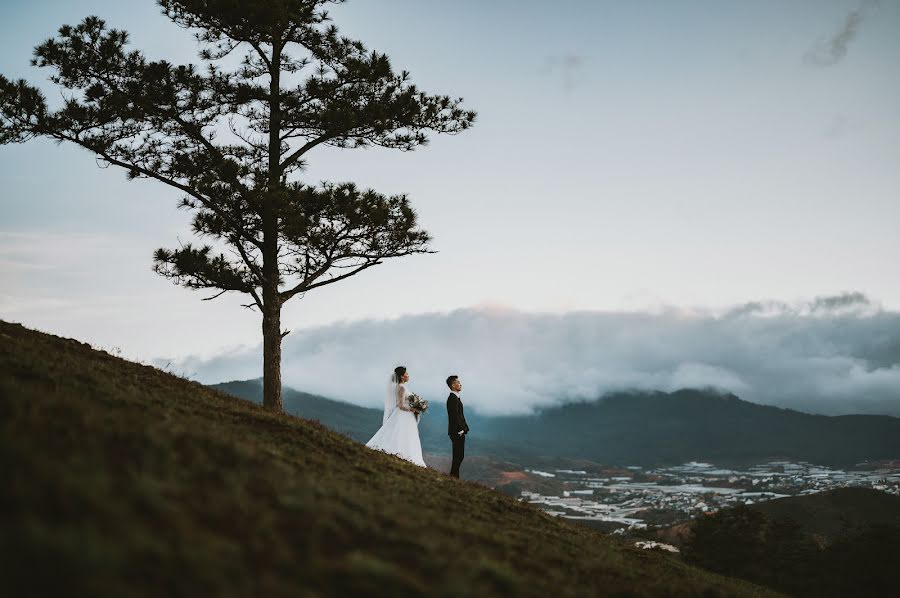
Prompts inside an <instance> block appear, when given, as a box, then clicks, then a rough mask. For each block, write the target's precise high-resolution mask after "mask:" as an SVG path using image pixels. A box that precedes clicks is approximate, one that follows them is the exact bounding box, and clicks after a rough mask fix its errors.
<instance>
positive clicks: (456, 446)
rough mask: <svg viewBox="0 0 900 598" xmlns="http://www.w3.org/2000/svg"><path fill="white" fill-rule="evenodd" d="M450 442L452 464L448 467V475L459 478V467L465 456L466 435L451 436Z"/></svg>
mask: <svg viewBox="0 0 900 598" xmlns="http://www.w3.org/2000/svg"><path fill="white" fill-rule="evenodd" d="M450 442H452V443H453V464H452V465H451V466H450V475H452V476H453V477H454V478H458V477H459V466H460V465H461V464H462V462H463V458H465V456H466V435H465V434H463V435H461V436H460V435H459V434H457V435H456V436H451V437H450Z"/></svg>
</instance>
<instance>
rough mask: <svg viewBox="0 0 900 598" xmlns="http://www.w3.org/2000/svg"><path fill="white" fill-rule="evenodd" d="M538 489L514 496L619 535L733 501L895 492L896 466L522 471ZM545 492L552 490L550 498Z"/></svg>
mask: <svg viewBox="0 0 900 598" xmlns="http://www.w3.org/2000/svg"><path fill="white" fill-rule="evenodd" d="M525 473H526V474H528V476H529V478H530V479H533V480H535V481H541V482H552V484H547V483H544V484H542V489H541V491H540V492H537V491H533V490H528V489H525V488H524V487H523V489H522V490H521V492H520V497H521V499H522V500H525V501H527V502H529V503H532V504H534V505H537V506H539V507H541V508H542V509H544V510H546V511H547V512H548V513H550V514H552V515H556V516H559V517H565V518H567V519H573V520H580V521H585V522H595V523H597V524H599V525H598V526H599V527H605V528H607V529H610V530H612V531H619V532H620V533H621V532H623V531H627V530H639V529H646V528H647V526H648V525H650V526H655V525H671V524H675V523H679V522H683V521H686V520H689V519H691V518H693V517H696V516H697V515H701V514H703V513H709V512H714V511H716V510H718V509H721V508H723V507H728V506H733V505H737V504H754V503H757V502H761V501H766V500H772V499H775V498H782V497H787V496H798V495H804V494H812V493H816V492H822V491H824V490H830V489H834V488H841V487H847V486H856V487H863V488H873V489H876V490H882V491H884V492H888V493H891V494H896V495H900V462H897V461H892V462H881V463H860V464H858V465H857V466H856V467H855V468H854V469H848V470H843V469H831V468H828V467H823V466H819V465H814V464H812V463H806V462H802V461H801V462H796V463H795V462H791V461H771V462H768V463H762V464H759V465H754V466H752V467H749V468H747V469H730V468H728V469H726V468H721V467H717V466H715V465H713V464H711V463H700V462H691V463H685V464H683V465H677V466H672V467H663V468H654V469H644V468H641V467H637V466H632V467H626V468H622V469H620V470H612V471H609V472H608V473H607V475H603V474H598V472H589V471H587V470H576V469H552V470H549V471H545V470H542V469H526V470H525ZM548 488H556V489H557V490H558V491H557V492H555V495H553V494H554V493H553V492H552V491H550V490H548Z"/></svg>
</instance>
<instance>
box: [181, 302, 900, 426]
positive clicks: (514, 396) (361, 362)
mask: <svg viewBox="0 0 900 598" xmlns="http://www.w3.org/2000/svg"><path fill="white" fill-rule="evenodd" d="M283 353H284V354H283V358H284V361H283V379H284V383H285V385H287V386H291V387H294V388H297V389H300V390H304V391H307V392H312V393H316V394H321V395H325V396H328V397H334V398H338V399H341V400H346V401H349V402H353V403H356V404H359V405H366V406H371V407H378V406H380V405H381V404H382V395H383V389H384V387H385V383H386V381H387V379H388V376H389V374H390V372H391V370H392V369H393V367H394V366H395V365H398V364H402V365H406V366H407V367H408V368H409V369H410V373H411V375H412V380H411V382H410V385H411V387H412V388H413V389H414V390H415V391H417V392H419V393H420V394H423V395H424V396H426V397H427V398H430V399H443V398H444V397H445V395H446V387H445V385H444V382H443V380H444V379H445V378H446V376H447V375H448V374H458V375H459V376H460V377H461V378H462V380H463V384H464V386H465V391H464V392H465V393H466V399H467V404H468V405H471V406H472V407H473V408H475V409H478V410H480V411H481V412H484V413H523V412H528V411H530V410H532V409H534V408H536V407H542V406H549V405H554V404H559V403H561V402H567V401H571V400H578V399H592V398H595V397H598V396H601V395H603V394H604V393H607V392H610V391H616V390H622V389H653V390H664V391H671V390H675V389H678V388H684V387H715V388H718V389H722V390H726V391H731V392H734V393H735V394H737V395H738V396H740V397H741V398H744V399H746V400H749V401H753V402H757V403H765V404H772V405H778V406H782V407H790V408H794V409H800V410H803V411H808V412H812V413H824V414H845V413H881V414H890V415H895V416H900V313H898V312H890V311H885V310H883V309H882V308H880V307H879V306H877V305H875V304H873V303H872V302H871V301H870V300H869V299H868V298H867V297H865V296H864V295H861V294H859V293H850V294H844V295H839V296H834V297H822V298H818V299H815V300H813V301H810V302H807V303H803V304H796V305H790V304H786V303H780V302H754V303H747V304H745V305H742V306H738V307H735V308H734V309H731V310H727V311H720V312H715V313H714V312H711V311H702V310H701V311H697V310H692V311H685V310H677V309H669V310H663V311H660V312H657V313H609V312H578V313H569V314H562V315H548V314H528V313H520V312H516V311H509V310H503V309H465V310H459V311H455V312H452V313H449V314H430V315H418V316H409V317H405V318H401V319H397V320H388V321H362V322H354V323H347V324H338V325H333V326H327V327H322V328H316V329H310V330H295V331H294V332H293V333H292V334H290V335H289V336H288V337H286V338H285V342H284V349H283ZM174 369H176V370H177V371H183V372H186V373H188V374H193V375H194V377H195V378H197V379H199V380H200V381H202V382H206V383H212V382H220V381H225V380H234V379H242V378H255V377H259V376H260V375H261V371H262V368H261V357H260V350H259V348H258V347H256V348H248V349H241V350H236V351H233V352H231V353H228V354H223V355H221V356H218V357H215V358H213V359H209V360H199V359H188V360H185V361H182V362H180V363H178V364H177V366H176V367H175V368H174Z"/></svg>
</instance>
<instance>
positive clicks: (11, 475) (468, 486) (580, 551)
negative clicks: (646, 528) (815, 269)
mask: <svg viewBox="0 0 900 598" xmlns="http://www.w3.org/2000/svg"><path fill="white" fill-rule="evenodd" d="M0 471H2V472H3V477H4V479H3V483H2V485H0V513H2V515H0V517H2V518H3V519H2V525H0V595H4V596H17V597H19V596H35V595H45V596H53V595H66V596H88V595H90V596H116V597H128V596H150V595H156V596H159V595H165V596H192V597H196V596H252V595H256V596H351V595H390V596H424V595H429V596H448V597H449V596H453V597H459V596H501V595H502V596H509V595H519V596H546V595H550V594H552V595H554V596H557V597H562V596H598V595H629V596H635V595H642V596H643V595H678V596H692V595H694V596H699V595H703V596H715V595H727V596H749V595H766V591H765V590H761V589H758V588H756V587H755V586H752V585H750V584H748V583H746V582H742V581H737V580H732V579H728V578H724V577H719V576H717V575H715V574H712V573H708V572H705V571H702V570H700V569H696V568H692V567H689V566H687V565H684V564H682V563H681V562H680V561H679V560H677V559H675V558H673V557H670V556H667V555H663V554H657V553H651V552H644V551H641V550H639V549H635V548H632V547H629V546H627V545H625V544H623V543H619V542H617V541H615V540H613V539H611V538H607V537H604V536H602V535H600V534H598V533H596V532H594V531H592V530H588V529H584V528H581V527H577V526H574V525H571V524H568V523H566V522H564V521H560V520H557V519H554V518H551V517H549V516H547V515H545V514H544V513H542V512H540V511H539V510H537V509H535V508H532V507H530V506H528V505H526V504H524V503H520V502H517V501H515V500H513V499H511V498H508V497H505V496H503V495H501V494H499V493H497V492H494V491H491V490H490V489H488V488H485V487H483V486H479V485H476V484H472V483H467V482H459V481H457V480H454V479H452V478H449V477H447V476H445V475H443V474H442V473H439V472H436V471H434V470H425V469H420V468H417V467H415V466H412V465H409V464H407V463H405V462H403V461H400V460H398V459H396V458H393V457H390V456H387V455H384V454H381V453H376V452H373V451H370V450H368V449H366V448H365V447H364V446H362V445H360V444H358V443H356V442H354V441H352V440H350V439H348V438H346V437H344V436H341V435H339V434H336V433H334V432H331V431H329V430H327V429H326V428H324V427H322V426H320V425H317V424H315V423H312V422H309V421H306V420H302V419H299V418H296V417H293V416H289V415H276V414H272V413H269V412H266V411H265V410H263V409H262V408H260V407H259V406H257V405H255V404H253V403H251V402H248V401H244V400H240V399H237V398H234V397H232V396H229V395H227V394H224V393H222V392H218V391H214V390H211V389H209V388H206V387H204V386H201V385H199V384H195V383H192V382H188V381H185V380H183V379H180V378H177V377H174V376H171V375H168V374H165V373H163V372H161V371H159V370H157V369H154V368H151V367H147V366H142V365H138V364H135V363H130V362H127V361H124V360H122V359H118V358H116V357H113V356H111V355H108V354H106V353H102V352H97V351H94V350H92V349H91V348H90V347H89V346H87V345H84V344H81V343H78V342H76V341H73V340H65V339H60V338H57V337H53V336H49V335H45V334H41V333H37V332H33V331H30V330H27V329H25V328H23V327H21V326H18V325H14V324H8V323H4V322H0Z"/></svg>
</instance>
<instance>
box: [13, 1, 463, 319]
mask: <svg viewBox="0 0 900 598" xmlns="http://www.w3.org/2000/svg"><path fill="white" fill-rule="evenodd" d="M339 1H340V0H275V1H271V0H264V1H259V0H250V1H248V0H241V1H237V0H195V1H173V0H159V2H158V4H159V5H160V7H161V8H162V12H163V14H164V15H166V16H167V17H168V18H169V19H170V20H172V21H173V22H174V23H175V24H176V25H178V26H180V27H182V28H186V29H189V30H190V31H193V32H195V36H196V38H197V40H198V42H200V47H201V50H200V54H199V58H200V64H199V65H195V64H186V65H175V64H171V63H169V62H167V61H164V60H158V61H151V60H149V59H148V58H146V57H145V56H144V54H142V53H141V52H140V51H138V50H134V49H130V48H129V40H128V34H127V33H126V32H124V31H120V30H116V29H111V28H109V27H107V25H106V23H105V22H104V21H103V20H102V19H100V18H98V17H94V16H92V17H87V18H85V19H84V20H83V21H82V22H81V23H79V24H78V25H75V26H69V25H65V26H63V27H61V28H60V29H59V31H58V35H57V36H56V37H54V38H52V39H49V40H47V41H45V42H44V43H42V44H41V45H40V46H38V47H37V48H36V49H35V54H34V59H33V64H35V65H37V66H40V67H48V68H49V69H50V70H51V72H52V75H51V77H50V80H51V81H52V82H53V83H55V84H56V85H58V86H59V87H61V88H62V89H63V90H64V97H65V99H64V101H63V102H62V105H61V106H59V107H58V108H55V109H51V108H50V107H49V106H48V103H47V101H46V98H45V97H44V95H43V94H42V93H41V92H40V91H39V90H38V89H37V88H35V87H33V86H32V85H30V84H28V83H27V82H26V81H24V80H19V81H12V80H10V79H7V78H6V77H3V76H2V75H0V144H4V143H17V142H22V141H26V140H29V139H31V138H34V137H49V138H52V139H55V140H58V141H61V142H70V143H74V144H76V145H79V146H81V147H83V148H85V149H87V150H89V151H91V152H93V153H94V154H96V156H97V157H98V159H99V161H100V162H101V163H103V164H105V165H112V166H117V167H121V168H123V169H125V170H126V171H127V174H128V176H129V177H130V178H148V179H155V180H156V181H158V182H161V183H164V184H166V185H168V186H170V187H173V188H175V189H177V190H178V191H179V192H180V194H181V195H182V200H181V204H180V205H181V207H183V208H185V209H187V210H189V211H191V212H192V213H193V230H194V232H195V233H196V234H197V235H198V236H199V237H201V238H203V239H205V240H204V243H209V244H203V245H197V246H195V245H193V244H187V245H184V246H181V247H179V248H178V249H173V250H168V249H159V250H157V251H156V253H155V258H154V260H155V265H154V269H155V270H156V271H157V272H158V273H159V274H161V275H163V276H166V277H168V278H170V279H172V280H173V281H174V282H176V283H178V284H182V285H184V286H186V287H188V288H192V289H211V290H217V291H219V293H217V294H216V295H215V296H218V295H220V294H221V293H223V292H228V291H237V292H241V293H247V294H249V295H251V296H252V298H253V301H252V303H251V305H255V306H256V307H259V308H260V309H261V310H262V309H263V307H264V305H265V304H266V303H267V302H274V303H277V304H278V306H279V307H280V305H281V304H282V303H283V302H284V301H286V300H288V299H290V298H291V297H293V296H295V295H297V294H298V293H303V292H305V291H308V290H311V289H314V288H317V287H319V286H322V285H325V284H329V283H331V282H336V281H338V280H342V279H344V278H346V277H348V276H351V275H353V274H355V273H357V272H360V271H362V270H364V269H367V268H369V267H371V266H374V265H376V264H379V263H381V262H382V261H383V260H385V259H388V258H393V257H400V256H405V255H410V254H414V253H425V252H428V251H429V248H428V242H429V240H430V239H429V235H428V233H427V232H425V231H424V230H421V229H420V228H418V223H417V220H416V214H415V212H414V210H413V209H412V207H411V205H410V202H409V200H408V198H407V197H406V196H405V195H393V196H386V195H382V194H380V193H377V192H376V191H373V190H371V189H361V188H358V187H357V186H356V185H355V184H353V183H318V184H315V185H310V184H307V183H305V182H302V180H300V179H301V177H300V175H299V173H300V172H301V171H302V169H303V168H304V165H305V159H306V155H307V153H308V152H310V150H312V149H314V148H315V147H317V146H319V145H324V146H332V147H338V148H362V147H368V146H381V147H385V148H396V149H400V150H404V151H409V150H413V149H415V148H416V147H418V146H420V145H423V144H425V143H427V142H428V134H429V133H449V134H455V133H459V132H461V131H464V130H466V129H468V128H469V127H470V126H471V125H472V124H473V123H474V121H475V113H474V112H472V111H470V110H466V109H464V108H462V106H461V102H462V100H461V99H460V98H451V97H449V96H444V95H429V94H427V93H425V92H423V91H420V90H419V89H418V88H417V87H416V86H415V85H413V84H412V83H411V82H410V77H409V74H408V73H407V72H405V71H396V70H395V69H394V68H393V66H392V65H391V62H390V60H389V59H388V57H387V56H386V55H384V54H380V53H378V52H375V51H370V50H368V49H367V48H366V47H365V46H364V45H363V44H362V43H360V42H358V41H355V40H351V39H348V38H346V37H343V36H341V35H340V34H339V32H338V30H337V28H336V27H335V26H334V25H333V24H332V23H331V21H330V19H329V17H328V14H327V13H326V12H325V10H324V7H326V6H327V5H329V4H335V3H338V2H339Z"/></svg>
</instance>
